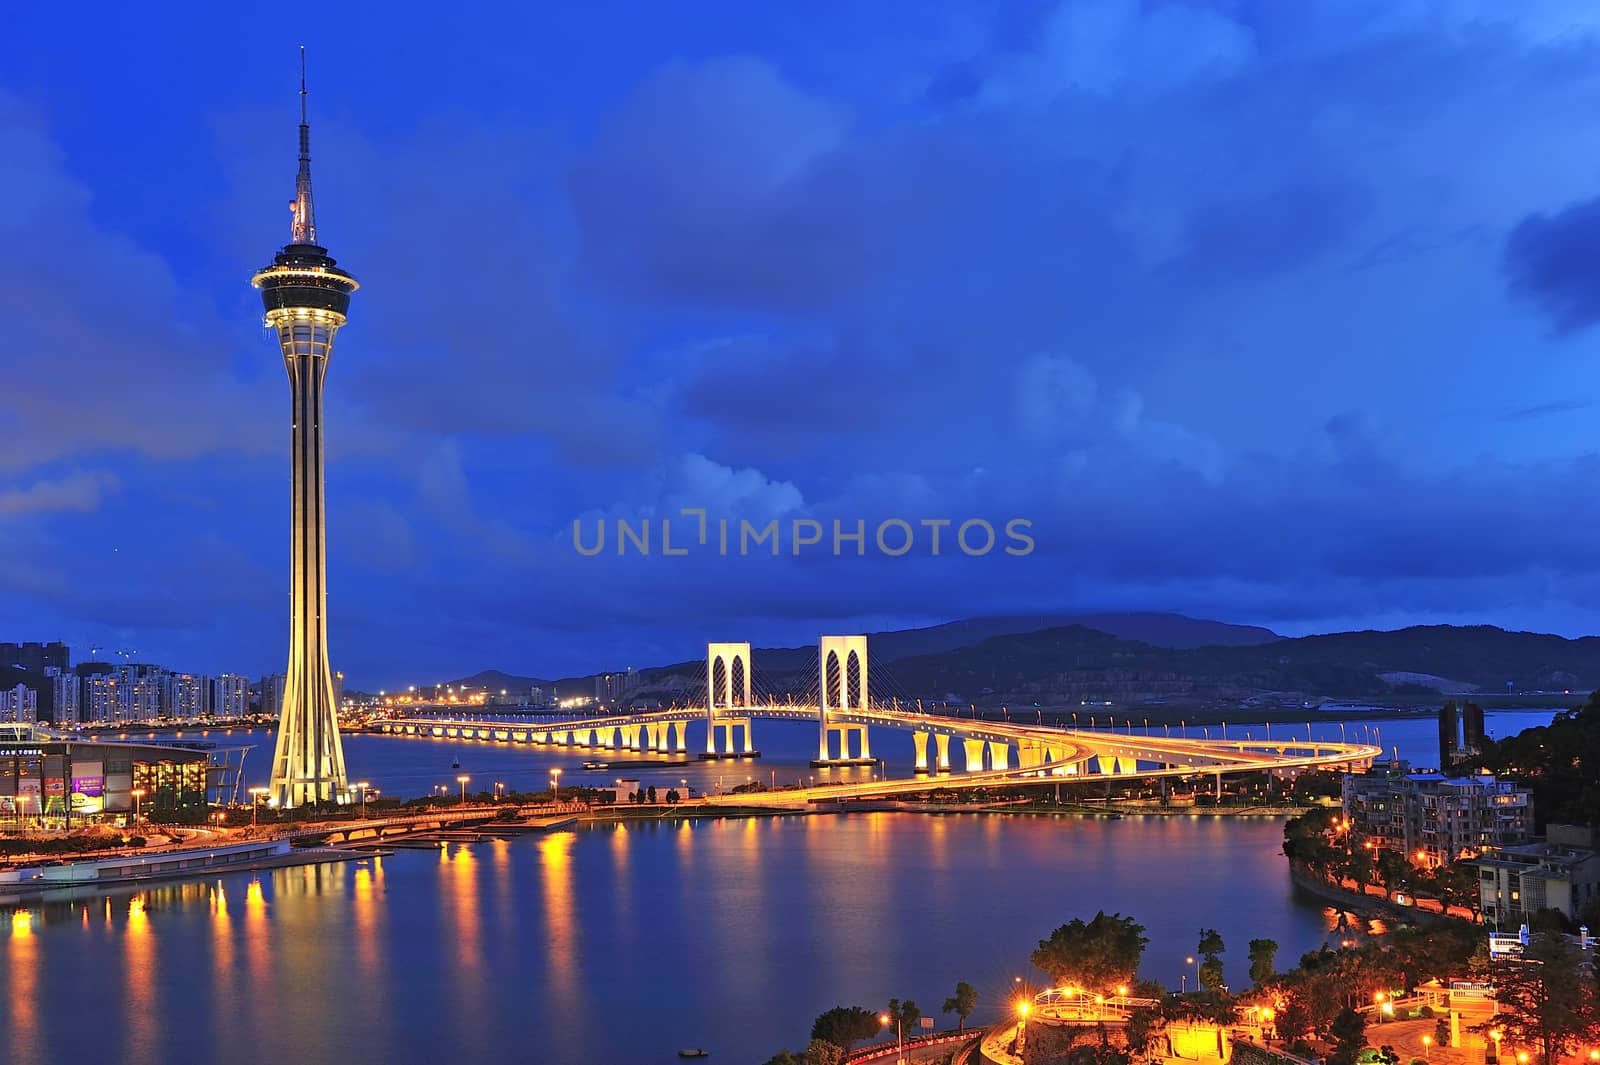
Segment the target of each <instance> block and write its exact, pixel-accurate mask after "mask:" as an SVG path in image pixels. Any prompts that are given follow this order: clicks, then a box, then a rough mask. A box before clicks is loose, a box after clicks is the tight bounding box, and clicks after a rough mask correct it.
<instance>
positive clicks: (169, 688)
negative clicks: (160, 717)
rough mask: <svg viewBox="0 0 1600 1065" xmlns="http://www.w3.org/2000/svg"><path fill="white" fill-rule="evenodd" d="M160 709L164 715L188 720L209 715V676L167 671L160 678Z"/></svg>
mask: <svg viewBox="0 0 1600 1065" xmlns="http://www.w3.org/2000/svg"><path fill="white" fill-rule="evenodd" d="M161 689H162V699H161V709H162V712H163V714H164V715H165V716H166V717H171V718H177V719H179V720H184V721H189V720H193V719H195V718H201V717H210V716H211V678H210V677H206V676H201V675H199V674H195V673H168V674H165V675H163V676H162V678H161Z"/></svg>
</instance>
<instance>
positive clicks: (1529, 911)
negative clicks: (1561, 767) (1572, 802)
mask: <svg viewBox="0 0 1600 1065" xmlns="http://www.w3.org/2000/svg"><path fill="white" fill-rule="evenodd" d="M1597 835H1600V833H1596V831H1595V826H1593V825H1557V824H1551V825H1547V826H1545V838H1544V839H1542V840H1538V841H1535V842H1533V843H1525V844H1522V845H1521V846H1516V847H1506V848H1504V849H1502V850H1499V851H1496V852H1494V853H1493V854H1490V855H1485V856H1483V857H1481V858H1479V859H1478V860H1477V863H1476V864H1477V866H1478V898H1479V904H1480V908H1481V909H1482V911H1483V916H1484V920H1485V921H1487V922H1489V923H1492V924H1496V925H1502V926H1505V925H1511V924H1515V923H1518V922H1521V921H1525V920H1527V919H1528V918H1530V917H1532V916H1533V915H1534V914H1535V913H1538V912H1539V911H1540V910H1544V909H1551V910H1560V911H1561V912H1562V913H1563V914H1565V915H1566V916H1567V917H1568V918H1570V919H1573V920H1576V919H1577V918H1578V917H1579V916H1580V915H1581V914H1582V913H1583V912H1584V911H1585V910H1586V909H1588V908H1589V907H1590V906H1592V905H1593V904H1594V902H1595V900H1596V899H1600V850H1597V848H1596V844H1597V843H1600V840H1597V839H1596V836H1597Z"/></svg>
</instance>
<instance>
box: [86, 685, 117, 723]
mask: <svg viewBox="0 0 1600 1065" xmlns="http://www.w3.org/2000/svg"><path fill="white" fill-rule="evenodd" d="M82 681H83V685H82V688H81V689H80V691H79V698H80V701H79V703H78V720H79V721H80V722H82V723H83V724H85V725H109V724H111V723H112V722H114V721H116V720H117V689H118V688H120V687H121V682H120V681H119V680H118V679H117V675H116V674H115V673H91V674H89V675H88V676H85V677H83V678H82Z"/></svg>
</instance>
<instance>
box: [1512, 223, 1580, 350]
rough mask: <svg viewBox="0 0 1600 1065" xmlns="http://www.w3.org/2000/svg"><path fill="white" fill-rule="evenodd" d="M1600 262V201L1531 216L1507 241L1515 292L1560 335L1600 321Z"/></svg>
mask: <svg viewBox="0 0 1600 1065" xmlns="http://www.w3.org/2000/svg"><path fill="white" fill-rule="evenodd" d="M1597 257H1600V197H1597V198H1595V199H1592V200H1585V201H1582V202H1580V203H1575V204H1572V205H1571V206H1569V207H1566V208H1564V209H1562V210H1561V211H1559V212H1557V213H1556V214H1553V215H1546V214H1534V215H1530V216H1528V217H1527V218H1525V219H1523V220H1522V221H1521V222H1519V223H1518V224H1517V226H1516V228H1515V229H1513V230H1512V231H1511V234H1510V235H1509V236H1508V237H1507V238H1506V245H1505V269H1506V275H1507V277H1508V279H1509V281H1510V284H1511V290H1512V292H1513V293H1515V294H1516V295H1518V296H1521V297H1522V298H1524V299H1527V300H1529V301H1530V302H1532V303H1533V304H1534V305H1536V306H1537V307H1538V308H1539V310H1540V311H1542V312H1543V313H1544V314H1545V316H1546V317H1548V318H1549V319H1550V321H1551V323H1552V324H1553V325H1554V326H1555V328H1556V330H1557V331H1558V332H1560V333H1575V332H1578V331H1579V330H1582V329H1586V328H1587V327H1589V326H1591V325H1593V324H1594V323H1595V321H1596V320H1597V319H1600V280H1597V278H1596V276H1595V269H1594V264H1595V263H1596V261H1600V258H1597Z"/></svg>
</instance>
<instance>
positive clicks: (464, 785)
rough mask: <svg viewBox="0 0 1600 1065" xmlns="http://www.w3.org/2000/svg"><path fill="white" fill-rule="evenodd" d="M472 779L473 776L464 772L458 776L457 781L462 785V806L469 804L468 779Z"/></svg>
mask: <svg viewBox="0 0 1600 1065" xmlns="http://www.w3.org/2000/svg"><path fill="white" fill-rule="evenodd" d="M471 779H472V778H471V777H469V776H467V775H466V774H465V773H463V774H462V775H461V776H459V777H456V783H457V784H460V785H461V805H462V806H465V805H467V781H469V780H471Z"/></svg>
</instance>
